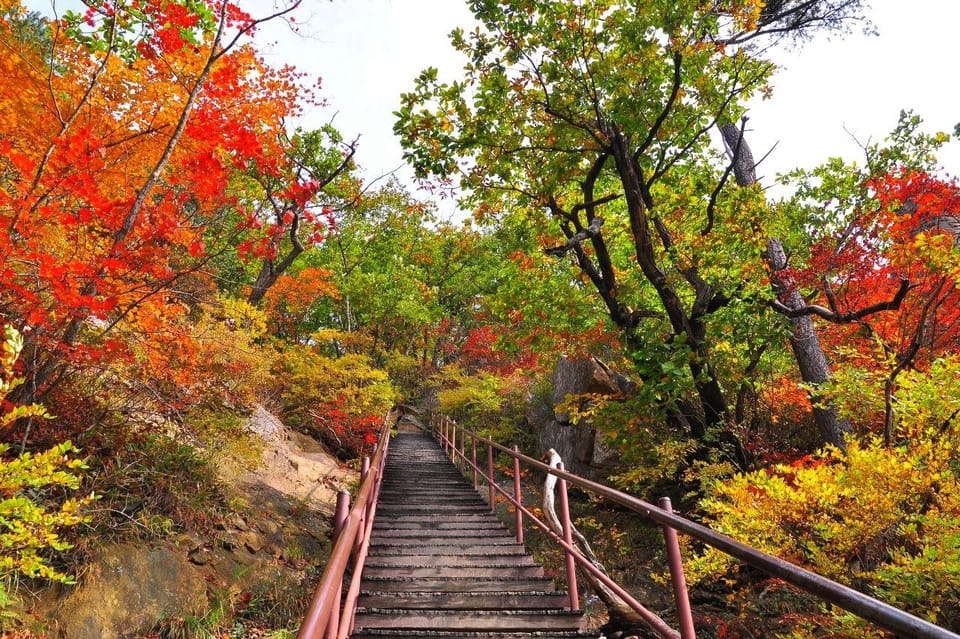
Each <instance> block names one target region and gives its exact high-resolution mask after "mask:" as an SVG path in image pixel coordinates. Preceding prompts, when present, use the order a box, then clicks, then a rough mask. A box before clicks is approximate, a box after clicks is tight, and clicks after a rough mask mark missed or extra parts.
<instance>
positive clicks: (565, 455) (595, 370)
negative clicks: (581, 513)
mask: <svg viewBox="0 0 960 639" xmlns="http://www.w3.org/2000/svg"><path fill="white" fill-rule="evenodd" d="M553 381H554V386H553V395H552V402H553V405H552V406H551V407H549V408H547V407H544V406H535V405H531V406H529V407H528V411H527V413H528V416H527V418H528V420H529V421H530V423H531V424H532V425H533V428H534V431H535V432H536V433H537V434H538V445H539V449H540V452H541V453H544V452H546V451H547V450H548V449H550V448H552V449H554V450H556V451H557V453H558V454H559V455H560V457H561V458H562V459H563V463H564V466H565V467H566V468H567V470H569V471H571V472H573V473H576V474H578V475H584V476H587V477H591V478H592V477H596V476H600V475H602V474H604V472H603V471H604V470H606V469H609V468H610V467H612V466H615V465H616V463H617V460H618V455H617V452H616V451H615V450H614V449H613V448H611V447H610V446H609V445H608V444H607V442H606V440H605V438H604V436H603V434H602V433H598V431H597V429H596V427H595V426H594V424H592V423H590V422H588V421H583V420H582V421H580V422H579V423H577V424H573V423H571V422H570V418H571V417H570V413H569V412H568V411H565V410H558V409H557V406H558V405H559V404H562V403H565V402H568V397H571V398H575V397H576V396H578V395H613V394H615V393H619V392H626V391H628V390H630V389H631V388H632V387H633V383H632V382H631V381H630V380H629V379H627V378H626V377H624V376H623V375H620V374H618V373H616V372H615V371H612V370H610V369H609V368H608V367H607V366H606V365H604V364H603V362H601V361H600V360H598V359H596V358H595V357H588V358H568V357H566V356H564V357H561V358H560V361H559V362H558V363H557V370H556V372H555V373H554V378H553ZM589 401H590V400H589V399H586V398H584V399H583V400H581V408H585V407H586V404H587V402H589Z"/></svg>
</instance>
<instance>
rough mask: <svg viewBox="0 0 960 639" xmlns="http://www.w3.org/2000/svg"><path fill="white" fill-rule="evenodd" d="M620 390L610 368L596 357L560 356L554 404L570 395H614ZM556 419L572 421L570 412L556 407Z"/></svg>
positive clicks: (562, 401) (565, 421)
mask: <svg viewBox="0 0 960 639" xmlns="http://www.w3.org/2000/svg"><path fill="white" fill-rule="evenodd" d="M619 391H620V387H619V386H618V385H617V381H616V379H615V378H614V376H613V375H612V374H611V372H610V369H609V368H607V367H606V366H604V365H603V364H602V363H601V362H600V360H598V359H597V358H595V357H588V358H585V359H580V358H577V359H570V358H568V357H567V356H566V355H564V356H562V357H560V361H559V362H558V363H557V371H556V373H554V376H553V405H554V406H555V407H556V406H557V405H559V404H562V403H564V402H566V401H567V396H568V395H573V396H576V395H583V394H586V393H591V394H597V395H612V394H614V393H617V392H619ZM554 419H556V420H557V421H558V422H560V423H561V424H568V423H570V414H569V413H568V412H566V411H558V410H556V408H554Z"/></svg>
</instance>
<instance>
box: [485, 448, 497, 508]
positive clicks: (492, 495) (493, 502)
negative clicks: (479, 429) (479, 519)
mask: <svg viewBox="0 0 960 639" xmlns="http://www.w3.org/2000/svg"><path fill="white" fill-rule="evenodd" d="M487 486H488V488H489V489H490V512H492V513H493V514H496V513H497V491H496V490H494V488H493V444H492V443H491V442H490V441H489V440H488V441H487Z"/></svg>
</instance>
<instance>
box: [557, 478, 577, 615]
mask: <svg viewBox="0 0 960 639" xmlns="http://www.w3.org/2000/svg"><path fill="white" fill-rule="evenodd" d="M557 468H558V469H559V470H563V462H560V463H559V464H557ZM559 479H560V481H559V482H558V486H557V487H558V488H559V490H558V491H557V492H559V493H560V525H561V526H562V527H563V540H564V541H565V542H567V544H569V545H570V546H573V526H571V525H570V502H569V500H568V499H567V480H566V479H563V478H562V477H561V478H559ZM564 555H566V560H567V595H568V596H569V597H570V610H580V594H579V593H578V592H577V562H576V560H575V559H574V558H573V553H572V552H570V551H569V550H564Z"/></svg>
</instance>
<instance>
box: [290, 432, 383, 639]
mask: <svg viewBox="0 0 960 639" xmlns="http://www.w3.org/2000/svg"><path fill="white" fill-rule="evenodd" d="M393 421H394V420H393V419H391V415H388V416H387V417H386V418H385V419H384V420H383V426H382V427H381V430H380V435H379V437H378V439H377V443H376V444H375V446H374V451H373V459H372V460H371V459H370V458H369V457H364V458H363V462H362V466H361V471H360V489H359V491H358V492H357V498H356V501H355V503H354V505H353V508H350V493H348V492H347V491H340V493H339V494H338V495H337V510H336V514H335V515H334V529H333V544H334V545H333V551H332V552H331V553H330V559H329V560H328V561H327V567H326V568H325V569H324V571H323V575H322V576H321V577H320V583H319V584H318V585H317V590H316V592H315V593H314V596H313V600H312V601H311V603H310V607H309V608H308V609H307V614H306V616H305V617H304V620H303V623H302V624H301V626H300V631H299V632H298V633H297V639H346V638H347V637H349V636H350V633H351V632H353V618H354V613H355V611H356V603H357V597H358V596H359V593H360V578H361V573H362V572H363V566H364V564H365V562H366V558H367V550H368V548H369V545H370V533H371V532H372V530H373V521H374V518H375V517H376V511H377V500H378V498H379V496H380V485H381V482H382V480H383V467H384V464H385V463H386V459H387V448H388V447H389V445H390V430H391V428H392V426H393ZM348 511H349V512H348ZM351 556H352V557H353V568H352V577H351V580H350V586H349V588H348V591H347V596H346V597H343V583H344V582H343V580H344V574H345V573H346V570H347V566H348V564H349V563H350V558H351ZM341 599H342V605H341Z"/></svg>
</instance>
